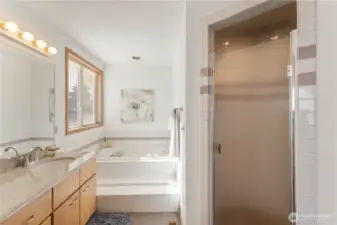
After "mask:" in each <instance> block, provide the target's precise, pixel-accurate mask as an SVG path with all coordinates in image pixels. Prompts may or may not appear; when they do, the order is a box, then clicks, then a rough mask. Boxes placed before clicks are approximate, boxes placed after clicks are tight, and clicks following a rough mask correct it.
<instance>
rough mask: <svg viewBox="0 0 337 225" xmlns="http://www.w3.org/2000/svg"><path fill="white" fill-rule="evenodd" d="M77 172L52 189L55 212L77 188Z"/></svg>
mask: <svg viewBox="0 0 337 225" xmlns="http://www.w3.org/2000/svg"><path fill="white" fill-rule="evenodd" d="M79 186H80V185H79V172H78V171H76V172H75V173H74V174H72V175H71V176H70V177H68V178H67V179H66V180H64V181H63V182H62V183H60V184H58V185H56V187H54V188H53V209H54V210H55V209H56V208H57V207H58V206H59V205H61V204H62V203H63V202H64V201H65V200H67V199H68V198H69V196H70V195H71V194H72V193H74V192H75V191H76V190H77V189H78V188H79Z"/></svg>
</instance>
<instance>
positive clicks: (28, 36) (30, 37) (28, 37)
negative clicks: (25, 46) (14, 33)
mask: <svg viewBox="0 0 337 225" xmlns="http://www.w3.org/2000/svg"><path fill="white" fill-rule="evenodd" d="M20 36H21V38H22V39H23V40H25V41H28V42H32V41H34V35H33V34H31V33H29V32H23V33H21V34H20Z"/></svg>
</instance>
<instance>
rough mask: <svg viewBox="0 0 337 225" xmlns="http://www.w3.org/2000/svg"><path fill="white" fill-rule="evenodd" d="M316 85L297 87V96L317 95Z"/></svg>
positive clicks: (312, 96) (308, 96)
mask: <svg viewBox="0 0 337 225" xmlns="http://www.w3.org/2000/svg"><path fill="white" fill-rule="evenodd" d="M316 92H317V87H316V86H314V85H311V86H299V87H298V97H299V98H300V99H312V98H316V96H317V93H316Z"/></svg>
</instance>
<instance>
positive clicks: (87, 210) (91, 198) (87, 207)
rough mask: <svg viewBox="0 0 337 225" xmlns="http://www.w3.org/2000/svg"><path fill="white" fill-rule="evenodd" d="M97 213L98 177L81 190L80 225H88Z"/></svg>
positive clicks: (90, 180)
mask: <svg viewBox="0 0 337 225" xmlns="http://www.w3.org/2000/svg"><path fill="white" fill-rule="evenodd" d="M95 211H96V176H93V177H92V178H90V179H89V180H88V181H87V182H86V183H85V184H84V185H83V186H82V187H81V188H80V225H86V224H87V222H88V220H89V218H90V217H91V215H92V214H93V213H94V212H95Z"/></svg>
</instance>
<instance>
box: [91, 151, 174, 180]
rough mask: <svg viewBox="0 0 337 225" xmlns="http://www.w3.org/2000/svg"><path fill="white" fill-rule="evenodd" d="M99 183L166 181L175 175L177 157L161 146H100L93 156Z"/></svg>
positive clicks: (172, 178)
mask: <svg viewBox="0 0 337 225" xmlns="http://www.w3.org/2000/svg"><path fill="white" fill-rule="evenodd" d="M96 159H97V179H98V183H99V184H100V185H110V184H129V183H134V184H146V183H156V184H158V183H168V182H171V181H175V180H176V178H177V163H178V162H179V160H178V158H174V157H169V155H168V152H167V150H166V149H164V148H150V147H149V148H144V147H142V148H136V147H133V148H131V147H114V148H104V149H102V150H101V151H100V152H99V153H98V155H97V157H96Z"/></svg>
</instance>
